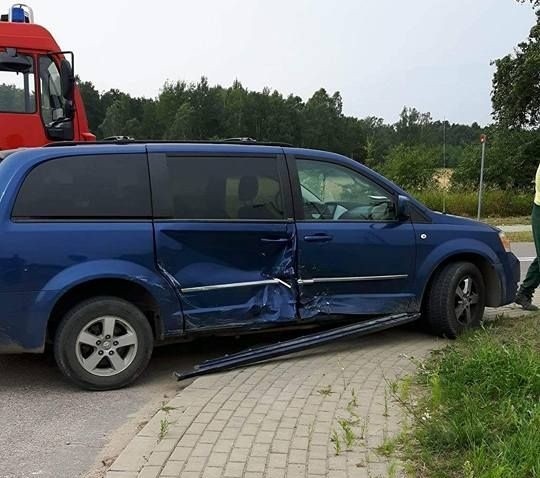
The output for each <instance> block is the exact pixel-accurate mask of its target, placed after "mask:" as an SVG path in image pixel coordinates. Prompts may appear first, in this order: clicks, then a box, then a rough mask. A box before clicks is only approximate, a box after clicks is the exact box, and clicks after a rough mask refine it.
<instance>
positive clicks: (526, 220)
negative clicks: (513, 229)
mask: <svg viewBox="0 0 540 478" xmlns="http://www.w3.org/2000/svg"><path fill="white" fill-rule="evenodd" d="M484 221H485V222H487V223H488V224H491V225H492V226H515V225H529V224H531V216H530V215H528V216H515V217H486V218H484Z"/></svg>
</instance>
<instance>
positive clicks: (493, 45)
mask: <svg viewBox="0 0 540 478" xmlns="http://www.w3.org/2000/svg"><path fill="white" fill-rule="evenodd" d="M26 3H29V4H30V5H31V6H32V7H33V9H34V13H35V17H36V23H40V24H42V25H43V26H45V27H47V28H48V29H49V30H50V31H51V32H52V33H53V35H54V36H55V38H56V39H57V41H58V42H59V44H60V46H61V48H63V49H66V50H73V51H74V52H75V54H76V64H75V67H76V72H77V74H78V75H79V76H80V77H81V78H82V79H83V80H89V81H92V82H93V83H94V84H95V85H96V87H97V88H98V89H99V90H107V89H110V88H118V89H120V90H122V91H125V92H128V93H130V94H132V95H135V96H145V97H156V96H157V95H158V94H159V90H160V88H161V87H162V86H163V84H164V82H165V81H166V80H171V81H176V80H185V81H188V82H194V81H197V80H198V79H199V78H200V77H201V76H203V75H204V76H206V77H208V80H209V82H210V83H211V84H221V85H223V86H229V85H231V84H232V82H233V81H234V80H235V79H238V80H240V81H241V82H242V84H243V85H244V86H245V87H247V88H249V89H252V90H262V88H264V87H265V86H267V87H269V88H271V89H272V90H273V89H277V90H278V91H280V92H281V93H283V94H285V95H288V94H290V93H293V94H295V95H299V96H301V97H302V98H304V99H308V98H309V97H310V96H311V95H312V94H313V93H314V92H315V91H316V90H318V89H319V88H321V87H322V88H325V89H326V90H327V91H328V92H329V93H333V92H334V91H340V92H341V95H342V97H343V103H344V107H343V110H344V113H345V114H347V115H352V116H357V117H365V116H377V117H382V118H384V119H385V120H386V121H388V122H394V121H396V119H397V118H398V115H399V113H400V111H401V110H402V108H403V107H404V106H414V107H416V108H417V109H419V110H420V111H422V112H431V114H432V116H433V117H434V118H435V119H443V118H445V117H446V118H447V119H448V120H449V121H450V122H460V123H467V124H469V123H472V122H474V121H477V122H479V123H480V124H486V123H489V122H490V120H491V101H490V92H491V81H492V77H493V72H494V67H493V66H492V65H490V63H491V61H493V60H495V59H497V58H500V57H502V56H504V55H506V54H508V53H510V52H512V50H513V48H514V47H515V46H516V45H517V44H518V43H519V42H520V41H522V40H524V39H526V37H527V35H528V32H529V30H530V28H531V27H532V25H533V24H534V21H535V16H534V12H533V10H532V8H531V7H530V6H527V5H520V4H518V3H516V2H515V1H514V0H445V1H443V0H409V1H406V0H333V1H332V0H191V1H185V0H161V1H147V0H132V1H128V0H114V1H113V0H109V1H106V0H93V1H91V2H88V1H84V2H83V1H82V0H26ZM9 5H10V2H6V0H0V10H7V7H8V6H9Z"/></svg>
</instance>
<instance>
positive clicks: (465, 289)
mask: <svg viewBox="0 0 540 478" xmlns="http://www.w3.org/2000/svg"><path fill="white" fill-rule="evenodd" d="M485 307H486V288H485V284H484V279H483V277H482V274H481V273H480V271H479V270H478V268H477V267H476V266H475V265H474V264H471V263H470V262H456V263H452V264H448V265H447V266H446V267H444V268H443V269H442V270H441V271H440V272H439V273H438V274H437V275H436V276H435V277H434V279H433V282H432V284H431V287H430V290H429V291H428V297H427V298H426V301H425V310H424V313H425V316H426V317H425V318H426V319H427V322H428V324H429V326H430V328H431V330H432V331H433V333H435V334H437V335H441V336H444V337H448V338H456V337H457V336H458V335H460V334H461V333H462V332H464V331H465V330H468V329H471V328H475V327H478V326H479V325H480V323H481V321H482V317H483V316H484V309H485Z"/></svg>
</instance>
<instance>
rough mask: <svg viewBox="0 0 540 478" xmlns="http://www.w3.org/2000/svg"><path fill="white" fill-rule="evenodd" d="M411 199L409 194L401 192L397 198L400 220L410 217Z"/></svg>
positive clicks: (397, 211) (397, 210) (397, 214)
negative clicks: (404, 194) (403, 194)
mask: <svg viewBox="0 0 540 478" xmlns="http://www.w3.org/2000/svg"><path fill="white" fill-rule="evenodd" d="M410 215H411V214H410V201H409V198H408V197H407V196H402V195H401V194H400V195H399V196H398V199H397V207H396V216H397V219H399V220H400V221H406V220H407V219H409V217H410Z"/></svg>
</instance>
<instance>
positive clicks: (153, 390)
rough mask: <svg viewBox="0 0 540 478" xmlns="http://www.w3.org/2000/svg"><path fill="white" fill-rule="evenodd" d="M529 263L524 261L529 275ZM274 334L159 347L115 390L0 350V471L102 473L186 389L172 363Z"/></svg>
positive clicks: (529, 251) (523, 253) (3, 477)
mask: <svg viewBox="0 0 540 478" xmlns="http://www.w3.org/2000/svg"><path fill="white" fill-rule="evenodd" d="M513 249H514V253H515V254H516V255H517V256H519V257H523V258H532V257H533V256H534V255H535V251H534V246H533V244H515V245H514V247H513ZM528 265H529V264H528V263H527V262H524V263H523V264H522V275H524V273H525V272H526V268H527V267H528ZM272 339H273V338H269V337H268V336H266V337H264V336H262V337H261V336H256V337H252V338H242V339H241V340H235V339H232V338H230V339H223V338H220V339H214V340H210V339H209V340H205V341H197V342H194V343H191V344H182V345H175V346H168V347H164V348H161V349H158V350H156V352H155V354H154V357H153V359H152V362H151V364H150V367H149V369H148V370H147V371H146V373H145V374H144V376H143V377H142V379H140V380H139V381H138V382H137V383H136V384H135V385H134V386H132V387H131V388H129V389H126V390H119V391H114V392H98V393H96V392H85V391H81V390H79V389H77V388H75V387H73V386H72V385H70V384H69V383H67V382H66V381H65V380H64V379H63V377H62V376H61V375H60V373H59V372H58V370H57V369H56V366H55V365H54V363H53V361H52V360H50V359H47V358H45V357H42V356H30V355H27V356H0V423H1V424H2V425H1V426H0V478H34V477H38V478H77V477H83V476H88V475H89V473H90V472H93V473H91V474H92V476H100V473H99V471H100V468H101V469H102V467H101V466H100V463H101V460H107V459H109V458H111V459H112V458H114V456H115V455H116V454H117V453H119V452H120V451H121V450H122V449H123V448H124V446H125V445H126V444H127V443H128V442H129V440H130V439H131V437H132V436H133V435H134V434H135V433H136V431H137V427H138V426H140V425H141V424H142V423H144V422H145V420H148V418H149V417H150V416H151V415H152V414H153V413H155V411H156V410H157V409H158V408H159V406H160V404H161V403H162V402H163V401H166V400H167V398H170V397H172V396H173V395H174V394H175V392H176V391H177V390H178V389H179V387H180V385H179V384H178V383H177V382H176V381H175V380H173V378H172V372H173V371H175V370H187V369H189V368H191V367H192V366H193V365H194V364H196V363H198V362H200V361H202V360H205V359H207V358H210V357H215V356H219V355H222V354H224V353H230V352H231V351H236V350H240V349H242V348H244V347H246V346H250V345H253V344H254V343H256V342H260V341H261V340H262V341H264V340H272ZM181 386H185V384H181Z"/></svg>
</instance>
